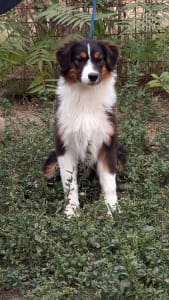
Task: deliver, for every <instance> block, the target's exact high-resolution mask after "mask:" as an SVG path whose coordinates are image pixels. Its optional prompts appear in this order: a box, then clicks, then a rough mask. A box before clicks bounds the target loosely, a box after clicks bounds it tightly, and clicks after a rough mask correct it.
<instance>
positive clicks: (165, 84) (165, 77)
mask: <svg viewBox="0 0 169 300" xmlns="http://www.w3.org/2000/svg"><path fill="white" fill-rule="evenodd" d="M152 77H153V78H154V79H153V80H150V81H149V82H148V86H149V87H150V88H158V87H160V88H162V89H164V90H165V91H166V92H167V93H169V72H163V73H162V74H161V75H160V76H158V75H156V74H152Z"/></svg>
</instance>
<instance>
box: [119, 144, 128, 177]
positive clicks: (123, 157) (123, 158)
mask: <svg viewBox="0 0 169 300" xmlns="http://www.w3.org/2000/svg"><path fill="white" fill-rule="evenodd" d="M127 161H128V151H127V149H126V147H125V146H124V145H122V144H121V143H119V142H117V169H118V170H119V171H122V170H123V169H124V168H125V167H126V165H127Z"/></svg>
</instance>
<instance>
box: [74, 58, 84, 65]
mask: <svg viewBox="0 0 169 300" xmlns="http://www.w3.org/2000/svg"><path fill="white" fill-rule="evenodd" d="M83 59H84V58H83V57H81V56H77V57H75V59H74V61H75V63H76V64H79V63H81V62H82V61H83Z"/></svg>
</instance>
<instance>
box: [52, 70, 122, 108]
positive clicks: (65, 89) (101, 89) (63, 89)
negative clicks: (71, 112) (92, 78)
mask: <svg viewBox="0 0 169 300" xmlns="http://www.w3.org/2000/svg"><path fill="white" fill-rule="evenodd" d="M116 77H117V75H116V73H115V72H112V76H110V77H109V78H107V79H106V80H104V81H101V82H100V83H99V84H97V85H94V86H90V85H85V84H83V83H81V82H76V83H69V82H67V81H66V80H65V79H64V77H60V78H59V80H58V85H57V91H56V94H57V96H58V100H59V104H60V105H61V106H62V105H65V106H67V107H69V105H70V106H71V107H72V106H73V105H75V107H74V108H75V109H76V106H81V108H82V109H85V110H86V112H87V111H88V110H89V111H90V109H91V108H92V107H93V109H96V107H97V106H98V105H99V107H100V105H103V107H104V108H106V109H108V110H109V108H112V106H114V105H115V103H116V91H115V82H116Z"/></svg>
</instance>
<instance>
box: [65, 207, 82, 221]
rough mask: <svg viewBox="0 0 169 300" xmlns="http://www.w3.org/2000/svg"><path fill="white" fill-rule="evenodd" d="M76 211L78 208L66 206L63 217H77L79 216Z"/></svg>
mask: <svg viewBox="0 0 169 300" xmlns="http://www.w3.org/2000/svg"><path fill="white" fill-rule="evenodd" d="M78 209H79V206H76V205H71V204H68V205H67V206H66V209H65V215H66V216H67V218H68V219H70V218H72V217H78V216H79V212H78Z"/></svg>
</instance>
